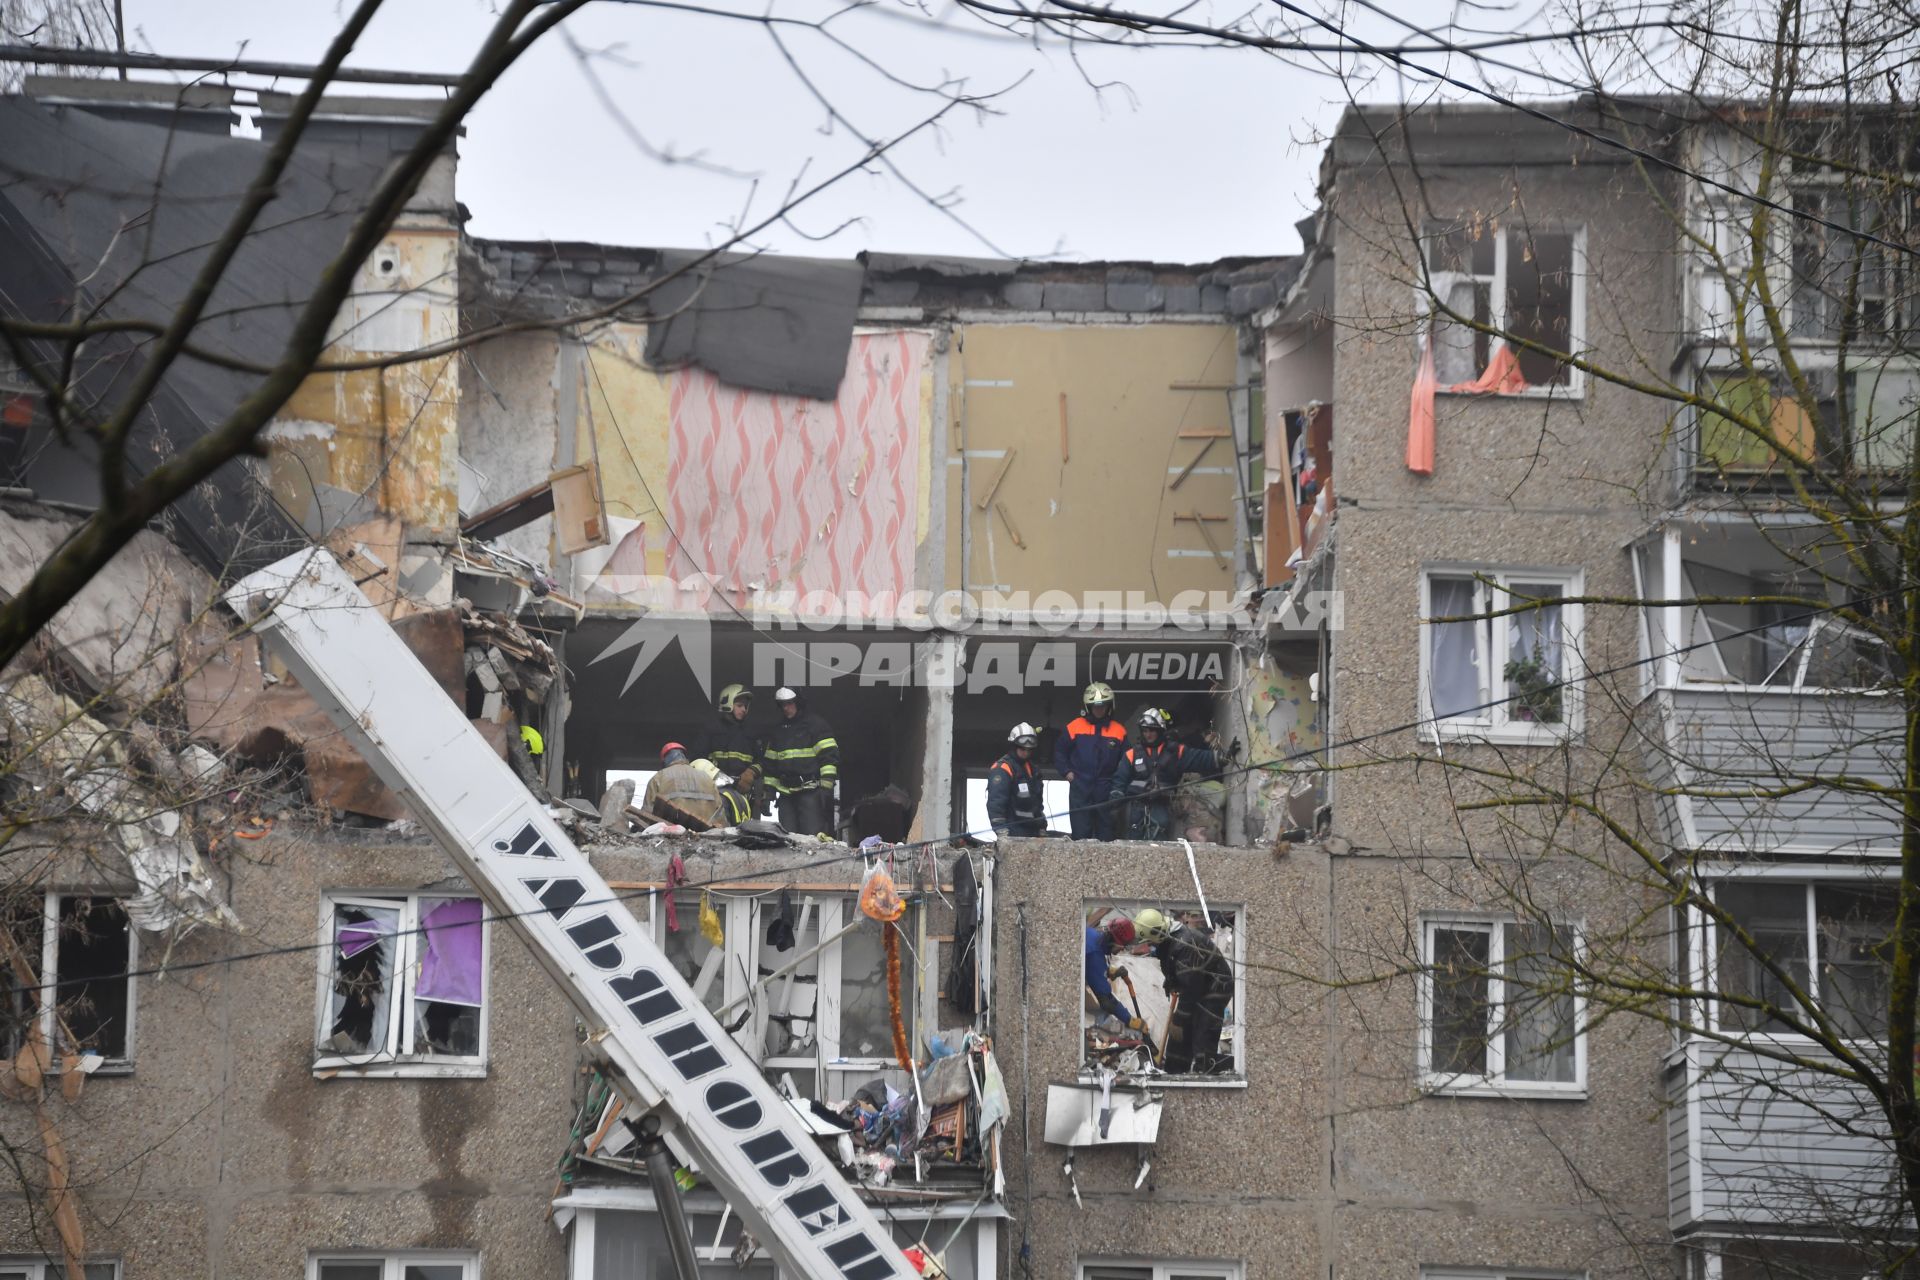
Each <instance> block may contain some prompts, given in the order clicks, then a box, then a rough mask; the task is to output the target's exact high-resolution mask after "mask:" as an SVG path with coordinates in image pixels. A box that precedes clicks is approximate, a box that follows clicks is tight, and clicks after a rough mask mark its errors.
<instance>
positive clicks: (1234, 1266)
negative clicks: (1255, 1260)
mask: <svg viewBox="0 0 1920 1280" xmlns="http://www.w3.org/2000/svg"><path fill="white" fill-rule="evenodd" d="M1095 1267H1132V1268H1134V1269H1136V1270H1141V1271H1147V1272H1150V1273H1151V1280H1174V1277H1176V1276H1177V1277H1179V1278H1180V1280H1241V1277H1243V1276H1244V1275H1246V1273H1247V1268H1246V1264H1245V1263H1242V1262H1232V1261H1226V1260H1223V1259H1219V1258H1208V1259H1205V1260H1201V1259H1180V1258H1175V1259H1163V1258H1082V1259H1081V1260H1080V1265H1079V1266H1078V1267H1077V1268H1076V1269H1075V1270H1074V1280H1087V1275H1088V1273H1089V1272H1090V1271H1092V1270H1093V1269H1094V1268H1095Z"/></svg>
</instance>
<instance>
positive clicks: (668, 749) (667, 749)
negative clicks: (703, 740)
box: [660, 742, 687, 761]
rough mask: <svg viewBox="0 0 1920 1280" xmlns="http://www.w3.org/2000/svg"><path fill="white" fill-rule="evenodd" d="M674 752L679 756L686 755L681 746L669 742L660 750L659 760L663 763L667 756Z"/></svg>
mask: <svg viewBox="0 0 1920 1280" xmlns="http://www.w3.org/2000/svg"><path fill="white" fill-rule="evenodd" d="M676 751H678V752H679V753H680V754H681V755H685V754H687V749H686V747H685V746H684V745H683V744H681V743H678V742H669V743H668V744H667V745H666V746H664V747H662V748H660V759H661V760H663V761H664V760H665V759H666V758H667V757H668V756H670V755H672V754H673V753H674V752H676Z"/></svg>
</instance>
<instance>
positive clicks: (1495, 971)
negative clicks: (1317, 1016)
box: [1418, 911, 1587, 1275]
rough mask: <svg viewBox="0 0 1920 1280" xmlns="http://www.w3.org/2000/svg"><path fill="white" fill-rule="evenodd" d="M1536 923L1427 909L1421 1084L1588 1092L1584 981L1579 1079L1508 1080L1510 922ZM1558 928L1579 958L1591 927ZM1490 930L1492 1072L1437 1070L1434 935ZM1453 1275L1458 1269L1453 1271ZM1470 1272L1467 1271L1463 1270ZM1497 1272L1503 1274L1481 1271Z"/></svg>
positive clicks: (1578, 1095) (1523, 1094)
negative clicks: (1504, 972) (1568, 935)
mask: <svg viewBox="0 0 1920 1280" xmlns="http://www.w3.org/2000/svg"><path fill="white" fill-rule="evenodd" d="M1520 923H1531V922H1522V921H1519V920H1516V919H1515V918H1514V917H1513V916H1510V915H1506V916H1503V915H1497V914H1484V913H1473V912H1448V911H1438V912H1427V913H1423V914H1422V915H1421V917H1420V967H1419V994H1418V1001H1419V1013H1420V1050H1419V1065H1418V1071H1419V1078H1420V1088H1421V1089H1422V1090H1423V1091H1424V1092H1427V1093H1440V1094H1448V1095H1455V1096H1464V1097H1478V1098H1544V1099H1562V1100H1567V1101H1579V1100H1582V1099H1584V1098H1585V1097H1586V1096H1587V998H1586V993H1585V992H1584V991H1583V990H1582V988H1581V986H1580V984H1578V983H1576V984H1574V989H1573V1026H1574V1032H1573V1079H1572V1080H1565V1081H1562V1080H1508V1079H1506V1078H1505V1069H1506V1037H1505V1036H1504V1035H1502V1034H1500V1031H1501V1027H1502V1026H1503V1023H1504V1010H1505V1009H1506V999H1505V997H1506V980H1505V979H1504V978H1502V977H1501V976H1500V970H1501V966H1502V965H1503V964H1504V963H1505V961H1506V926H1507V925H1511V924H1520ZM1551 924H1552V926H1553V927H1554V928H1555V929H1568V930H1571V931H1572V933H1573V947H1574V955H1575V957H1576V959H1578V958H1579V957H1581V956H1583V955H1584V954H1585V950H1586V931H1585V927H1584V925H1583V923H1582V922H1581V921H1578V920H1554V921H1552V922H1551ZM1476 928H1477V929H1484V930H1486V932H1487V934H1488V942H1487V1071H1486V1074H1485V1075H1469V1074H1464V1073H1444V1072H1436V1071H1435V1070H1434V1069H1433V987H1434V983H1433V964H1434V955H1435V940H1434V934H1435V933H1436V932H1437V931H1438V930H1441V929H1449V930H1459V929H1476ZM1448 1274H1453V1273H1448ZM1463 1274H1464V1273H1463ZM1475 1274H1482V1275H1484V1274H1497V1273H1475Z"/></svg>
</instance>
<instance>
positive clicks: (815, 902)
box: [647, 885, 938, 1072]
mask: <svg viewBox="0 0 1920 1280" xmlns="http://www.w3.org/2000/svg"><path fill="white" fill-rule="evenodd" d="M665 892H666V891H665V890H664V889H662V890H661V891H660V893H654V894H650V895H648V898H647V903H648V908H647V909H648V922H647V927H648V928H649V929H650V930H651V933H652V937H653V940H654V942H655V943H656V944H658V945H660V946H661V947H663V948H664V947H665V945H666V939H667V924H666V914H667V913H666V910H665V909H664V907H663V906H661V905H660V903H661V901H662V898H661V895H662V894H664V893H665ZM679 892H680V893H683V894H684V893H685V892H686V891H685V890H680V891H679ZM698 899H699V895H698V894H697V893H696V894H693V895H692V898H691V901H692V902H693V903H695V904H697V902H698ZM792 899H793V911H794V920H795V923H796V926H797V927H798V928H799V929H800V931H801V932H802V934H804V933H805V932H806V930H807V929H808V928H809V927H810V923H811V922H813V921H817V922H818V924H819V932H818V934H817V935H816V937H817V938H832V937H833V936H834V935H835V934H837V933H839V932H840V931H841V930H842V929H844V928H846V927H847V926H848V925H849V924H851V923H853V917H854V915H855V914H857V913H858V912H859V910H860V906H859V890H858V887H857V886H854V885H849V886H847V889H846V891H845V892H839V891H818V890H807V891H795V892H793V893H792ZM713 906H714V910H716V911H717V912H719V914H720V923H721V928H722V929H723V930H724V931H725V934H726V945H725V946H724V947H723V948H722V953H723V956H724V958H723V959H722V961H721V972H720V973H719V974H716V975H715V978H714V981H715V982H718V983H720V984H721V990H722V996H721V1000H720V1007H721V1008H722V1009H726V1008H727V1007H728V1006H736V1007H735V1008H734V1010H733V1012H732V1013H731V1014H729V1016H728V1017H727V1018H723V1019H722V1020H721V1021H722V1022H730V1021H732V1019H733V1017H735V1016H738V1012H739V1008H740V1007H744V1006H739V1005H738V1002H739V1001H740V1000H741V998H742V997H743V996H745V995H746V994H747V992H748V990H749V988H750V987H751V986H752V985H753V984H754V983H755V982H756V981H757V980H758V978H759V954H760V946H761V942H762V940H763V939H765V937H766V932H767V926H768V925H769V924H771V923H772V922H773V920H774V918H775V917H776V916H777V914H778V912H779V909H780V896H779V893H778V892H777V891H775V892H772V893H765V892H759V891H756V892H754V893H752V894H750V895H749V894H747V893H745V892H741V893H737V894H736V893H716V894H715V895H714V901H713ZM677 910H678V913H679V918H680V928H681V929H682V930H683V931H684V930H687V929H698V928H699V927H700V923H699V916H698V912H699V908H698V906H697V905H693V906H692V907H690V906H689V902H688V901H687V900H681V901H680V902H679V905H678V908H677ZM918 910H920V908H915V907H909V908H908V910H907V914H906V915H903V916H901V917H900V924H901V925H902V926H904V927H905V928H906V929H907V931H908V937H907V939H906V941H907V942H908V943H909V945H908V946H905V947H902V948H901V955H900V967H901V975H900V998H901V1000H902V1002H910V1003H911V1004H912V1006H913V1013H912V1015H910V1016H909V1017H908V1019H907V1021H908V1023H909V1026H910V1027H911V1028H912V1034H915V1035H920V1034H924V1033H925V1029H926V1027H927V1026H928V1025H929V1024H928V1022H927V1018H928V1016H930V1015H929V1012H928V1006H927V1002H926V1001H925V1000H924V999H923V998H922V996H923V993H924V992H925V991H926V989H927V984H928V981H929V978H928V975H929V974H937V973H938V969H937V968H935V967H931V966H934V965H935V962H936V957H935V951H936V947H935V945H934V944H933V943H932V941H931V939H929V940H928V943H927V946H926V947H925V948H923V949H921V955H920V964H919V966H918V967H916V966H915V965H914V959H913V951H914V950H915V949H916V948H920V942H919V940H918V938H917V937H916V936H915V935H916V933H917V932H918V930H917V929H916V924H915V922H916V921H917V920H918V919H919V917H918V916H917V915H916V914H915V913H916V911H918ZM816 945H817V942H816ZM804 949H805V948H804V946H796V947H795V948H794V950H792V951H790V952H783V953H781V956H782V963H785V962H786V961H788V960H791V959H794V958H797V957H798V956H799V955H800V953H801V951H802V950H804ZM843 959H844V944H843V940H839V939H836V940H835V941H833V942H831V943H829V944H828V945H827V947H826V949H825V950H823V951H821V952H820V955H819V958H818V960H819V963H818V969H817V972H818V978H817V985H816V988H815V990H816V993H817V998H818V1000H819V1004H818V1005H817V1006H816V1008H815V1010H814V1034H815V1036H816V1037H817V1038H818V1040H819V1042H820V1052H821V1053H823V1054H824V1055H825V1060H826V1062H827V1064H828V1066H829V1067H830V1068H832V1069H833V1070H835V1071H843V1070H844V1071H852V1072H873V1071H883V1070H888V1069H896V1070H897V1069H898V1067H899V1065H900V1064H899V1063H898V1062H896V1061H895V1060H894V1057H893V1051H892V1050H893V1047H892V1044H891V1042H889V1044H888V1045H887V1049H886V1052H884V1053H880V1054H872V1055H868V1056H866V1057H849V1056H843V1055H842V1054H841V1028H840V1010H841V1003H842V1001H841V971H842V970H841V966H842V963H843ZM785 981H786V980H785V979H776V980H775V981H774V983H772V984H770V986H769V987H768V990H769V991H772V990H774V989H775V988H777V987H780V986H783V985H784V984H785ZM798 985H799V984H797V983H796V984H795V986H796V987H798ZM752 1008H753V1016H752V1017H749V1018H748V1019H747V1020H746V1022H745V1023H743V1024H742V1025H741V1027H740V1029H739V1030H738V1031H736V1032H734V1040H735V1042H736V1043H738V1044H739V1045H740V1047H741V1048H742V1049H744V1050H745V1051H746V1052H747V1053H748V1055H749V1056H751V1057H752V1058H753V1059H754V1061H755V1062H757V1063H759V1065H760V1066H761V1067H763V1068H767V1069H785V1070H798V1069H802V1068H805V1069H807V1070H811V1069H812V1068H813V1067H814V1066H815V1064H816V1061H817V1057H816V1054H815V1053H814V1052H813V1051H809V1052H807V1053H804V1054H764V1055H763V1054H762V1053H761V1046H762V1045H763V1044H765V1043H766V1029H767V1014H768V1012H769V1011H770V1009H771V1004H770V1003H769V1002H768V1001H766V1000H755V1001H754V1002H753V1006H752Z"/></svg>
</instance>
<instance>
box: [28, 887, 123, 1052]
mask: <svg viewBox="0 0 1920 1280" xmlns="http://www.w3.org/2000/svg"><path fill="white" fill-rule="evenodd" d="M67 898H112V899H113V900H114V901H115V902H117V903H119V904H120V909H121V911H122V912H123V913H124V912H125V911H126V907H127V903H126V899H125V898H122V897H120V896H118V895H116V894H113V893H106V892H102V891H100V890H97V889H48V890H47V891H46V893H45V894H44V896H43V897H42V898H41V903H40V958H39V962H38V965H39V974H40V984H41V986H40V997H41V998H40V1015H39V1018H38V1021H39V1023H40V1034H41V1036H42V1037H43V1038H44V1039H45V1040H46V1042H47V1044H48V1045H49V1046H51V1047H52V1050H53V1053H54V1055H55V1056H56V1057H58V1055H59V1054H60V1053H61V1052H62V1046H61V1043H60V1040H59V1037H58V1035H57V1028H56V1027H55V1025H54V1012H55V1006H56V1004H57V1003H58V1000H57V999H56V997H57V994H58V993H57V991H56V989H55V987H54V985H53V984H54V983H57V982H58V981H60V973H59V969H60V964H59V959H60V903H61V901H62V900H63V899H67ZM127 968H128V969H129V970H131V971H134V972H137V971H138V970H139V968H140V931H139V930H138V929H136V928H134V926H133V921H132V920H131V919H129V920H128V921H127ZM139 989H140V980H139V979H138V978H136V977H134V976H133V974H132V973H131V972H130V973H129V974H128V976H127V1051H126V1052H125V1053H124V1054H121V1055H120V1056H119V1057H115V1058H108V1057H102V1059H101V1062H100V1067H99V1069H98V1070H97V1071H96V1072H95V1073H94V1074H96V1075H129V1074H131V1073H132V1071H133V1061H134V1052H135V1042H134V1033H135V1031H136V1030H137V1029H138V1025H139V1022H138V1015H137V1013H136V1009H137V1007H138V1005H139V1003H140V999H139Z"/></svg>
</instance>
